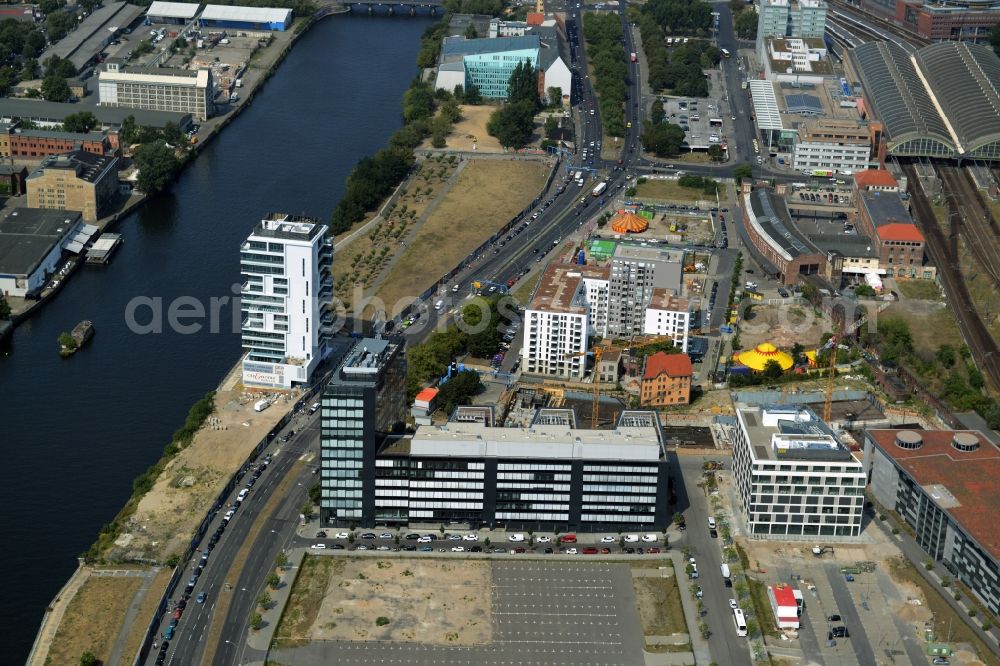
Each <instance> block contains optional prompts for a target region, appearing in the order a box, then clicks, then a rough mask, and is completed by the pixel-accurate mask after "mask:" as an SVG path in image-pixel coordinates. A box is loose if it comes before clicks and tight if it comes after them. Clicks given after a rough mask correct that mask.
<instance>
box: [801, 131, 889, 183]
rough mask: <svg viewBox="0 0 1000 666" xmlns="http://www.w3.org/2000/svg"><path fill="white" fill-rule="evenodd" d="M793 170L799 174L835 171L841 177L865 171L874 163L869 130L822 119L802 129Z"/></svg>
mask: <svg viewBox="0 0 1000 666" xmlns="http://www.w3.org/2000/svg"><path fill="white" fill-rule="evenodd" d="M792 163H793V166H794V167H795V170H796V171H803V172H804V171H809V172H811V171H813V170H814V169H833V170H834V171H836V172H838V173H848V174H850V173H857V172H859V171H864V170H865V169H867V168H868V165H869V164H870V163H871V139H870V138H869V136H868V128H867V127H865V126H863V125H861V124H859V123H857V122H855V121H853V120H835V119H818V120H815V121H811V122H808V123H806V124H805V125H804V126H803V127H802V128H800V129H799V140H798V142H797V143H796V144H795V152H794V156H793V161H792Z"/></svg>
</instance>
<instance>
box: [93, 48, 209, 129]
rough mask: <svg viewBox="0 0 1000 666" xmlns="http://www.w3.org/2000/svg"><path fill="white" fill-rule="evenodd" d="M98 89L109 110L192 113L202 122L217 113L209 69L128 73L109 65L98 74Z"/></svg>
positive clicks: (114, 65) (103, 104)
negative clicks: (214, 107) (125, 109)
mask: <svg viewBox="0 0 1000 666" xmlns="http://www.w3.org/2000/svg"><path fill="white" fill-rule="evenodd" d="M97 89H98V96H99V99H100V105H101V106H106V107H112V108H114V107H123V108H129V109H145V110H148V111H170V112H174V113H190V114H191V115H192V116H193V117H194V118H195V119H197V120H201V121H204V120H207V119H208V118H209V117H211V116H212V114H213V112H214V109H213V105H212V100H213V99H214V98H215V85H214V81H213V79H212V71H211V70H210V69H207V68H202V69H168V68H160V69H156V70H153V71H150V72H128V71H125V69H124V68H123V67H122V66H121V64H120V63H117V62H109V63H107V65H105V67H104V68H103V69H102V70H101V71H100V72H99V74H98V77H97Z"/></svg>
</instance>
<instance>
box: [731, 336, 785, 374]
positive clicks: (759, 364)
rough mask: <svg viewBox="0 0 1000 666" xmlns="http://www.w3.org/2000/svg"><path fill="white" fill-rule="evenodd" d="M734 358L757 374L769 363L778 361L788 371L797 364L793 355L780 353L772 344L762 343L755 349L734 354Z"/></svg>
mask: <svg viewBox="0 0 1000 666" xmlns="http://www.w3.org/2000/svg"><path fill="white" fill-rule="evenodd" d="M733 358H734V359H736V361H737V362H738V363H740V364H742V365H745V366H747V367H748V368H750V369H751V370H754V371H755V372H760V371H762V370H763V369H764V366H765V365H767V362H768V361H777V362H778V365H780V366H781V369H782V370H788V369H789V368H791V367H792V365H794V363H795V362H794V360H792V356H791V354H787V353H785V352H783V351H778V348H777V347H775V346H774V345H772V344H771V343H770V342H762V343H760V344H759V345H757V346H756V347H754V348H753V349H749V350H747V351H745V352H740V353H739V354H734V355H733Z"/></svg>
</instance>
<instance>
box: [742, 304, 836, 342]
mask: <svg viewBox="0 0 1000 666" xmlns="http://www.w3.org/2000/svg"><path fill="white" fill-rule="evenodd" d="M828 330H830V327H829V323H828V322H827V321H826V320H825V319H823V318H821V317H818V316H817V315H816V313H815V311H814V310H813V309H812V308H811V307H809V306H808V305H754V306H753V308H752V309H751V315H750V317H748V318H747V317H745V318H744V319H743V320H742V321H741V322H740V339H741V340H742V342H743V349H753V348H754V347H756V346H757V345H758V344H760V343H761V342H770V343H772V344H773V345H775V346H776V347H778V348H779V349H785V350H787V349H790V348H791V346H792V345H793V344H795V343H796V342H798V343H800V344H801V345H802V346H803V347H805V348H806V349H813V348H815V347H817V346H819V343H820V339H821V337H822V335H823V333H824V332H825V331H828Z"/></svg>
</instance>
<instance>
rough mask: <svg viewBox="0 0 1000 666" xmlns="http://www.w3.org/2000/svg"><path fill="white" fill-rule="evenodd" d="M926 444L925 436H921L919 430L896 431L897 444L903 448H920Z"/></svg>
mask: <svg viewBox="0 0 1000 666" xmlns="http://www.w3.org/2000/svg"><path fill="white" fill-rule="evenodd" d="M923 445H924V438H923V437H921V436H920V433H919V432H914V431H912V430H900V431H899V432H898V433H896V446H898V447H899V448H901V449H909V450H911V451H912V450H914V449H919V448H920V447H921V446H923Z"/></svg>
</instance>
